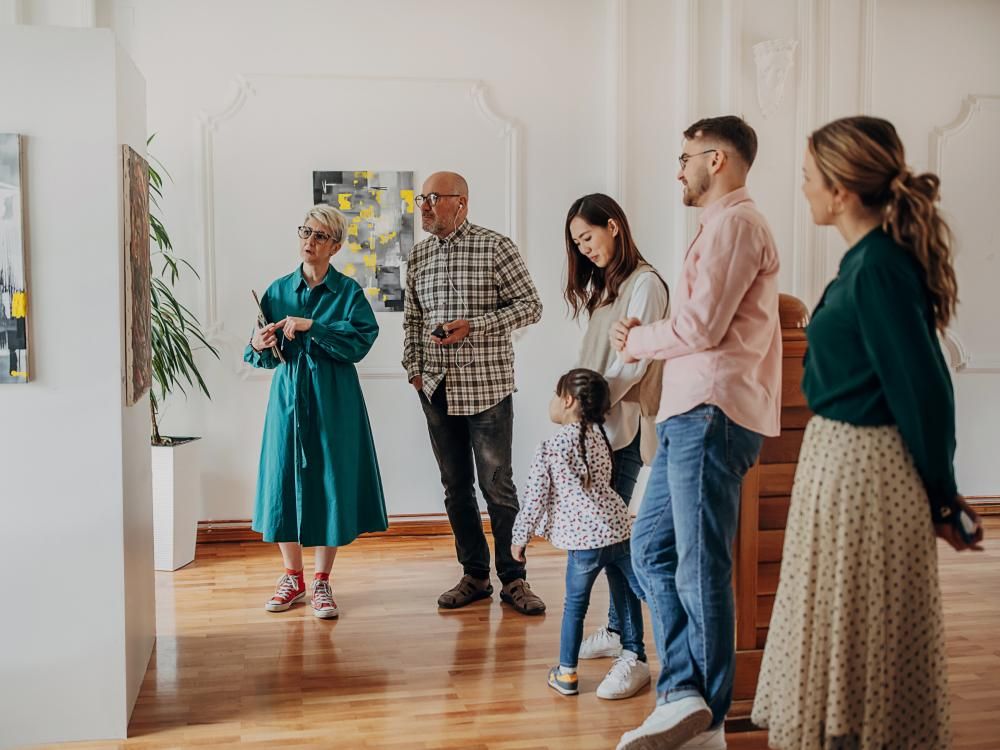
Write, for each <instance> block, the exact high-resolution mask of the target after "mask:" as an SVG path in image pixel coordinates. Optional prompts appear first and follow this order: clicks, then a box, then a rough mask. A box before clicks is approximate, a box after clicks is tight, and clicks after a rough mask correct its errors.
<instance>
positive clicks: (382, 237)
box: [378, 232, 396, 245]
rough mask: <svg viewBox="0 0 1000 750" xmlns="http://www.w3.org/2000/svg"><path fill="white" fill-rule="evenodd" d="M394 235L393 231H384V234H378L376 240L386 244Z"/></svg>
mask: <svg viewBox="0 0 1000 750" xmlns="http://www.w3.org/2000/svg"><path fill="white" fill-rule="evenodd" d="M395 237H396V233H395V232H386V233H385V234H380V235H379V236H378V241H379V244H380V245H388V244H389V243H390V242H392V241H393V239H394V238H395Z"/></svg>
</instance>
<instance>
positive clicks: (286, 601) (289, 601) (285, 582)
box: [264, 573, 306, 612]
mask: <svg viewBox="0 0 1000 750" xmlns="http://www.w3.org/2000/svg"><path fill="white" fill-rule="evenodd" d="M299 583H300V581H299V579H297V578H295V576H290V575H288V573H285V574H284V575H282V576H281V578H279V579H278V587H277V588H276V589H275V590H274V596H272V597H271V598H270V600H269V601H268V602H267V604H265V605H264V609H266V610H267V611H268V612H284V611H285V610H287V609H290V608H291V606H292V605H293V604H295V602H297V601H299V600H300V599H303V598H305V595H306V588H305V585H304V582H303V585H302V587H301V588H300V587H299Z"/></svg>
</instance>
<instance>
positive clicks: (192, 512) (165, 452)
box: [152, 439, 201, 570]
mask: <svg viewBox="0 0 1000 750" xmlns="http://www.w3.org/2000/svg"><path fill="white" fill-rule="evenodd" d="M197 446H198V443H197V439H195V440H192V441H191V442H187V443H182V444H181V445H174V446H153V447H152V451H153V567H155V568H156V569H157V570H177V569H178V568H183V567H184V566H185V565H187V564H188V563H189V562H191V561H192V560H194V547H195V541H196V540H197V538H198V512H199V509H200V508H201V497H200V494H199V491H200V487H201V481H200V480H201V476H200V473H199V468H198V448H197Z"/></svg>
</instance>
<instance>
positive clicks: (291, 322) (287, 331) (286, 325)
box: [275, 315, 313, 339]
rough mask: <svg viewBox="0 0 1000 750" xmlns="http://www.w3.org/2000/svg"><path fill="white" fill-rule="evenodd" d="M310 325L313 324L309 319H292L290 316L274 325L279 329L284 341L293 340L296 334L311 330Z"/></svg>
mask: <svg viewBox="0 0 1000 750" xmlns="http://www.w3.org/2000/svg"><path fill="white" fill-rule="evenodd" d="M312 324H313V322H312V320H311V319H310V318H293V317H292V316H291V315H289V316H288V317H287V318H285V319H284V320H279V321H278V322H277V323H275V325H276V326H278V327H279V328H280V329H281V332H282V333H283V334H284V335H285V338H286V339H294V338H295V334H296V333H299V332H303V333H304V332H305V331H308V330H309V329H310V328H312Z"/></svg>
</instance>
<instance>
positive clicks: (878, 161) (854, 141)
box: [809, 117, 958, 330]
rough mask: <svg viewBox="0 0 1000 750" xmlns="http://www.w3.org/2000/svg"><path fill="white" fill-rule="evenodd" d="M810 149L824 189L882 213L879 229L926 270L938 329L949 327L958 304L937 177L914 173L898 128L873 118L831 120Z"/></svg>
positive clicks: (950, 245) (820, 131)
mask: <svg viewBox="0 0 1000 750" xmlns="http://www.w3.org/2000/svg"><path fill="white" fill-rule="evenodd" d="M809 150H810V151H811V152H812V155H813V157H814V158H815V159H816V165H817V166H818V167H819V171H820V173H821V174H822V175H823V179H824V180H825V181H826V184H827V186H828V187H832V186H833V185H834V184H839V185H841V186H843V187H844V188H845V189H847V190H850V191H851V192H852V193H856V194H857V195H858V197H860V198H861V202H862V203H863V204H864V205H865V206H868V207H870V208H878V209H880V210H881V212H882V228H883V229H884V230H885V232H886V233H887V234H889V235H890V236H891V237H892V239H893V240H894V241H895V242H896V244H897V245H900V246H902V247H904V248H906V249H907V250H908V251H909V252H911V253H913V256H914V257H915V258H916V259H917V261H918V262H919V264H920V267H921V268H922V269H923V271H924V282H925V283H926V285H927V290H928V292H929V293H930V298H931V303H932V305H933V307H934V319H935V322H936V324H937V327H938V329H940V330H944V329H945V328H947V326H948V323H949V322H950V321H951V319H952V318H953V317H954V315H955V308H956V306H957V305H958V282H957V281H956V278H955V268H954V265H953V263H952V244H953V240H952V234H951V230H950V229H949V227H948V224H947V222H946V221H945V220H944V218H943V217H942V216H941V214H940V212H939V211H938V208H937V205H936V204H937V203H938V200H939V199H940V195H939V189H940V187H941V180H940V179H939V178H938V176H937V175H936V174H932V173H930V172H925V173H923V174H919V175H915V174H913V172H912V171H910V168H909V167H908V166H907V164H906V154H905V152H904V151H903V143H902V141H900V140H899V135H898V134H897V133H896V128H895V127H893V125H892V123H891V122H889V121H887V120H882V119H879V118H877V117H845V118H843V119H840V120H834V121H833V122H831V123H829V124H828V125H824V126H823V127H822V128H820V129H819V130H817V131H816V132H815V133H813V134H812V136H810V138H809Z"/></svg>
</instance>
